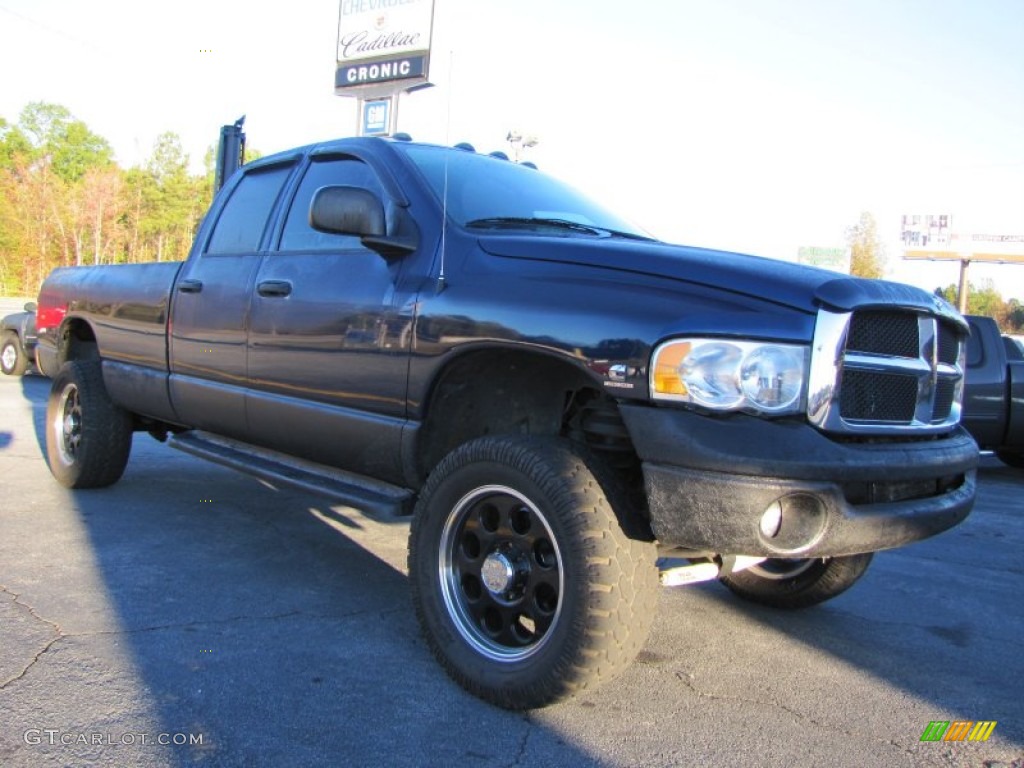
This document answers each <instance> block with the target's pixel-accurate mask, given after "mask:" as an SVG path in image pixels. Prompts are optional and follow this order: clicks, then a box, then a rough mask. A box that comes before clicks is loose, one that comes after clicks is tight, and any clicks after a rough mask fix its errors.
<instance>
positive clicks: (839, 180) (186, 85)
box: [0, 0, 1024, 301]
mask: <svg viewBox="0 0 1024 768" xmlns="http://www.w3.org/2000/svg"><path fill="white" fill-rule="evenodd" d="M338 11H339V4H338V0H289V2H282V3H274V2H268V1H267V0H245V1H241V0H203V2H200V1H199V0H176V2H175V3H159V4H158V3H145V2H139V0H0V72H2V73H3V76H2V80H0V117H4V118H6V119H7V120H8V121H10V122H16V121H17V118H18V115H19V114H20V112H21V110H22V109H23V108H24V107H25V105H26V104H28V103H30V102H33V101H45V102H50V103H57V104H61V105H63V106H65V107H67V108H68V109H69V110H70V111H71V112H72V113H73V114H74V115H75V117H77V118H79V119H81V120H83V121H85V122H86V124H87V125H88V126H89V127H90V129H92V130H93V131H94V132H96V133H98V134H99V135H101V136H103V137H104V138H106V139H107V140H108V141H110V143H111V145H112V146H113V148H114V151H115V154H116V157H117V160H118V162H119V163H120V164H121V165H122V167H130V166H132V165H135V164H140V163H143V162H144V161H145V159H146V158H147V157H148V156H149V154H150V153H151V152H152V149H153V145H154V142H155V140H156V138H157V137H158V136H159V135H160V134H162V133H164V132H168V131H170V132H173V133H176V134H177V135H178V136H179V137H180V138H181V140H182V143H183V145H184V147H185V150H186V152H188V153H189V155H190V157H191V159H192V163H193V167H194V168H195V169H197V170H198V169H199V168H201V164H202V159H203V156H204V154H205V153H206V150H207V148H208V147H209V146H210V145H212V144H214V143H215V142H216V139H217V135H218V131H219V128H220V126H221V125H222V124H225V123H231V122H233V121H234V120H235V119H236V118H237V117H239V116H241V115H243V114H244V115H246V123H245V128H246V133H247V135H248V142H249V146H250V147H253V148H256V149H259V150H260V151H261V152H263V153H265V154H269V153H271V152H276V151H280V150H285V149H288V148H290V147H293V146H297V145H301V144H306V143H310V142H314V141H320V140H324V139H329V138H336V137H340V136H348V135H353V134H354V133H355V132H356V130H357V107H356V101H355V99H352V98H343V97H339V96H336V95H335V94H334V88H333V85H334V69H335V49H336V42H337V27H338ZM430 80H431V82H432V83H433V84H434V87H432V88H429V89H426V90H422V91H419V92H416V93H412V94H407V95H404V96H403V97H402V99H401V102H400V106H399V113H398V124H399V130H401V131H403V132H407V133H409V134H411V135H412V136H413V137H414V138H416V139H417V140H423V141H432V142H438V143H444V144H454V143H456V142H459V141H469V142H471V143H472V144H474V145H475V146H476V147H477V149H479V150H481V151H492V150H496V149H502V150H506V151H507V150H509V145H508V144H507V142H506V140H505V139H506V136H507V135H508V133H509V131H511V130H517V131H521V132H522V133H524V134H527V135H532V136H536V137H537V139H538V143H537V145H536V146H535V147H532V148H531V149H529V150H527V152H526V156H527V158H528V159H530V160H532V161H534V162H535V163H537V164H538V165H539V166H540V167H541V168H542V169H544V170H545V171H547V172H550V173H552V174H554V175H556V176H558V177H560V178H562V179H564V180H566V181H568V182H569V183H571V184H573V185H574V186H576V187H578V188H580V189H582V190H584V191H586V192H588V193H590V195H591V196H593V197H595V198H596V199H598V200H600V201H602V202H604V203H606V204H607V205H608V206H609V207H612V208H614V209H615V210H616V211H617V212H619V213H620V214H622V215H624V216H625V217H627V218H629V219H631V220H632V221H634V222H635V223H637V224H639V225H640V226H642V227H644V228H645V229H647V230H648V231H650V232H651V233H652V234H654V235H656V236H658V237H660V238H662V239H665V240H668V241H671V242H679V243H686V244H690V245H699V246H705V247H712V248H722V249H726V250H736V251H741V252H747V253H756V254H759V255H765V256H771V257H774V258H779V259H784V260H789V261H792V260H795V258H796V254H797V250H798V249H799V248H800V247H819V248H826V247H841V246H843V245H845V231H846V229H847V227H849V226H851V225H853V224H855V223H856V222H857V220H858V219H859V217H860V214H861V212H862V211H869V212H871V213H872V215H874V217H875V219H876V221H877V222H878V226H879V232H880V235H881V236H882V241H883V245H884V246H885V249H886V264H887V277H889V278H891V279H896V280H900V281H903V282H909V283H912V284H915V285H919V286H920V287H922V288H925V289H927V290H932V289H934V288H935V287H937V286H940V285H942V286H945V285H949V284H952V283H955V282H956V281H957V279H958V276H959V265H958V264H957V263H956V262H920V261H915V262H910V261H905V260H903V259H902V258H901V256H902V246H901V243H900V241H899V231H900V221H901V216H902V214H908V213H910V214H914V213H917V214H949V215H952V217H953V227H952V229H953V231H956V232H960V233H964V234H971V233H974V234H1003V235H1024V0H646V1H645V2H642V3H630V2H623V1H622V0H614V1H611V0H608V1H606V0H548V1H547V2H542V0H516V1H515V2H510V0H435V6H434V25H433V38H432V46H431V61H430ZM1018 251H1019V252H1024V243H1022V244H1020V247H1019V249H1018ZM970 278H971V280H972V282H975V283H977V284H983V283H984V282H985V281H987V280H991V281H992V282H993V284H994V285H995V287H996V288H997V289H998V290H999V291H1000V292H1001V293H1002V294H1003V297H1004V298H1007V299H1008V298H1011V297H1016V298H1018V299H1020V300H1022V301H1024V264H1019V265H986V264H979V263H975V264H973V265H972V266H971V268H970Z"/></svg>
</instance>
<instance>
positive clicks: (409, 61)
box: [334, 56, 427, 88]
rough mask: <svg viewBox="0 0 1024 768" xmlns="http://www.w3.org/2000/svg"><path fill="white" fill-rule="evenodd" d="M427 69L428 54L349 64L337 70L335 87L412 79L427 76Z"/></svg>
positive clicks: (351, 86) (352, 86)
mask: <svg viewBox="0 0 1024 768" xmlns="http://www.w3.org/2000/svg"><path fill="white" fill-rule="evenodd" d="M426 71H427V57H426V56H403V57H402V58H398V59H389V60H387V61H375V62H372V63H370V64H365V63H364V64H348V65H345V66H339V67H338V69H337V70H335V73H334V87H335V88H354V87H357V86H360V85H375V84H377V83H390V82H395V81H398V80H412V79H415V78H423V77H425V76H426Z"/></svg>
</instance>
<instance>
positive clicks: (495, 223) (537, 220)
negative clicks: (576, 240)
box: [466, 216, 654, 241]
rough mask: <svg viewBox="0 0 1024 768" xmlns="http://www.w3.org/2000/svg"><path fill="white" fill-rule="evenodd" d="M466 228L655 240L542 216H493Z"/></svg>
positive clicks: (479, 220) (469, 224)
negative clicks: (561, 231) (544, 229)
mask: <svg viewBox="0 0 1024 768" xmlns="http://www.w3.org/2000/svg"><path fill="white" fill-rule="evenodd" d="M466 226H467V227H474V228H477V229H482V228H487V227H493V228H496V229H498V228H503V227H508V228H510V229H515V228H530V227H553V228H555V229H564V230H568V231H570V232H583V233H585V234H588V235H604V236H605V237H625V238H629V239H630V240H648V241H653V240H654V238H653V237H648V236H646V235H641V234H638V233H636V232H620V231H619V230H617V229H608V228H607V227H601V226H598V225H596V224H582V223H580V222H578V221H571V220H569V219H554V218H551V219H549V218H544V217H541V216H534V217H527V216H493V217H491V218H488V219H474V220H473V221H470V222H469V223H467V224H466Z"/></svg>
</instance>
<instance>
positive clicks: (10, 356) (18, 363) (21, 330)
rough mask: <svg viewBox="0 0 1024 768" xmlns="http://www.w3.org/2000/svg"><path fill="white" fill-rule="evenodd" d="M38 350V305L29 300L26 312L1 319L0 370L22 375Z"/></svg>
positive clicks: (9, 373) (10, 374) (12, 374)
mask: <svg viewBox="0 0 1024 768" xmlns="http://www.w3.org/2000/svg"><path fill="white" fill-rule="evenodd" d="M35 351H36V305H35V302H32V301H30V302H28V303H27V304H26V305H25V311H24V312H15V313H13V314H10V315H5V316H4V318H3V319H2V320H0V370H2V371H3V372H4V373H6V374H7V375H8V376H21V375H22V374H23V373H25V371H27V370H28V368H29V366H30V365H32V361H33V359H34V358H35Z"/></svg>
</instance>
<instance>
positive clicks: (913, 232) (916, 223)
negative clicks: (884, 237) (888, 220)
mask: <svg viewBox="0 0 1024 768" xmlns="http://www.w3.org/2000/svg"><path fill="white" fill-rule="evenodd" d="M952 226H953V215H952V214H949V213H905V214H903V217H902V219H901V222H900V240H902V241H903V245H904V246H905V247H907V248H934V247H935V246H937V245H946V244H947V243H949V235H950V228H951V227H952Z"/></svg>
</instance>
